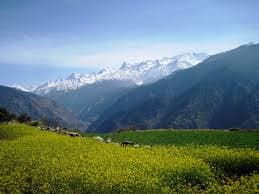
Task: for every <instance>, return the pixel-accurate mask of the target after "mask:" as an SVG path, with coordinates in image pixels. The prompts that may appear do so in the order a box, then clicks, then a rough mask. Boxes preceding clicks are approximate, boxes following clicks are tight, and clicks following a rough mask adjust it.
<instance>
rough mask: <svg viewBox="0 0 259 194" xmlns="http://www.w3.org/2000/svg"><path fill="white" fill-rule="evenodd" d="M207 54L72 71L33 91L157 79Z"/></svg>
mask: <svg viewBox="0 0 259 194" xmlns="http://www.w3.org/2000/svg"><path fill="white" fill-rule="evenodd" d="M208 56H209V55H208V54H206V53H185V54H182V55H177V56H175V57H172V58H163V59H160V60H148V61H144V62H141V63H135V64H131V63H126V62H124V63H123V64H122V66H121V67H120V68H119V69H110V68H105V69H103V70H101V71H99V72H97V73H88V74H77V73H73V74H71V75H70V76H69V77H67V78H66V79H58V80H55V81H49V82H47V83H44V84H43V85H40V86H38V87H37V88H36V89H35V90H34V91H33V92H34V93H36V94H39V95H46V94H48V93H49V92H51V91H55V90H56V91H68V90H74V89H77V88H79V87H82V86H84V85H87V84H93V83H95V82H98V81H103V80H131V81H134V82H135V83H136V84H138V85H142V84H147V83H151V82H154V81H157V80H159V79H161V78H163V77H165V76H167V75H169V74H171V73H173V72H174V71H176V70H180V69H186V68H190V67H192V66H194V65H196V64H198V63H200V62H201V61H203V60H204V59H206V58H207V57H208Z"/></svg>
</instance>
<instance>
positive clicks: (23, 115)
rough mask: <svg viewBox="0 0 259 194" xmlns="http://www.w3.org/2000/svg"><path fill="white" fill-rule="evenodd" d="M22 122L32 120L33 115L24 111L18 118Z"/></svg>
mask: <svg viewBox="0 0 259 194" xmlns="http://www.w3.org/2000/svg"><path fill="white" fill-rule="evenodd" d="M17 119H18V121H19V122H20V123H26V122H30V121H31V117H30V116H29V115H28V114H27V113H22V114H20V116H19V117H18V118H17Z"/></svg>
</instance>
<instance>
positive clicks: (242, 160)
mask: <svg viewBox="0 0 259 194" xmlns="http://www.w3.org/2000/svg"><path fill="white" fill-rule="evenodd" d="M193 133H196V132H193ZM240 135H242V134H240ZM244 135H245V134H244ZM158 137H159V136H158ZM251 141H253V140H251ZM0 144H1V146H0V161H1V162H0V193H256V192H258V189H259V188H258V182H259V174H258V171H259V152H258V151H256V150H255V149H253V148H227V147H221V146H208V145H203V146H183V145H182V146H177V147H175V146H167V147H165V146H152V147H147V146H146V147H144V146H143V147H142V146H141V147H139V148H134V147H121V146H120V145H118V144H115V143H109V144H108V143H103V142H97V141H96V140H94V139H93V138H86V137H69V136H65V135H59V134H56V133H51V132H48V131H41V130H39V129H38V128H34V127H30V126H27V125H21V124H11V125H0ZM252 144H254V142H252V143H251V145H252ZM252 147H253V146H252Z"/></svg>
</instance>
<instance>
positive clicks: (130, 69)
mask: <svg viewBox="0 0 259 194" xmlns="http://www.w3.org/2000/svg"><path fill="white" fill-rule="evenodd" d="M20 89H21V87H20ZM16 91H18V90H16ZM27 91H29V90H28V89H27ZM258 91H259V44H254V43H250V44H246V45H242V46H240V47H238V48H235V49H233V50H230V51H226V52H223V53H219V54H216V55H212V56H208V55H207V54H205V53H186V54H183V55H178V56H175V57H173V58H163V59H161V60H149V61H145V62H142V63H136V64H129V63H123V64H122V66H121V67H120V68H119V69H104V70H101V71H100V72H98V73H90V74H76V73H73V74H71V75H70V76H69V77H68V78H66V79H59V80H56V81H50V82H47V83H45V84H43V85H41V86H38V87H37V88H36V89H33V90H31V91H30V92H33V93H35V94H38V95H41V96H43V97H42V98H44V99H47V98H48V99H51V100H50V101H55V102H56V103H57V104H58V105H57V106H59V107H61V106H62V107H65V108H64V110H68V111H70V112H73V113H74V115H75V116H76V117H77V118H79V120H82V121H83V122H84V124H85V123H86V125H85V128H84V129H86V130H90V131H96V132H110V131H113V130H117V129H129V128H135V129H150V128H176V129H196V128H202V129H205V128H215V129H225V128H248V129H252V128H253V129H254V128H255V129H257V128H259V92H258ZM20 92H21V91H20ZM26 94H27V93H26ZM35 96H36V95H35ZM35 98H36V97H35ZM10 99H11V97H10ZM0 100H1V99H0ZM17 101H19V100H17ZM11 104H12V102H10V101H9V105H11ZM0 105H1V103H0ZM16 105H17V104H16ZM17 106H18V105H17ZM39 111H40V110H39ZM61 114H62V113H61ZM77 118H75V119H77ZM65 120H66V121H69V119H68V120H67V119H65ZM79 120H78V121H79ZM74 121H76V120H74ZM80 122H81V121H80ZM72 123H73V122H72Z"/></svg>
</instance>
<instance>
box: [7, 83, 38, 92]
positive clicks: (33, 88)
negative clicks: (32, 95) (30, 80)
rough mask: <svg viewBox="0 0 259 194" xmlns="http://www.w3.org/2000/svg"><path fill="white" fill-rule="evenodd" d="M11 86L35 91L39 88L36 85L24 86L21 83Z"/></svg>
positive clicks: (25, 90)
mask: <svg viewBox="0 0 259 194" xmlns="http://www.w3.org/2000/svg"><path fill="white" fill-rule="evenodd" d="M11 87H12V88H16V89H18V90H21V91H24V92H33V91H34V90H35V89H36V88H37V87H36V86H24V85H21V84H14V85H12V86H11Z"/></svg>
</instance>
